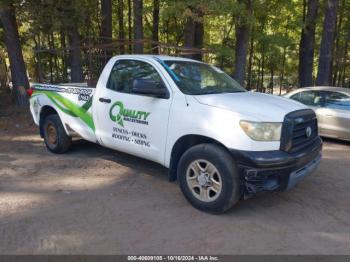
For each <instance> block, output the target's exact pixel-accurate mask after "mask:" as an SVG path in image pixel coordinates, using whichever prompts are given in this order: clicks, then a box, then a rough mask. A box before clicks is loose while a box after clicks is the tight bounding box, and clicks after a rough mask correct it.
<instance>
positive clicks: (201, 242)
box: [0, 106, 350, 254]
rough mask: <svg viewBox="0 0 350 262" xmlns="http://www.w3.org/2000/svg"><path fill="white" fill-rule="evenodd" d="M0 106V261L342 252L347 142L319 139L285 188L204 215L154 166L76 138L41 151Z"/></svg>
mask: <svg viewBox="0 0 350 262" xmlns="http://www.w3.org/2000/svg"><path fill="white" fill-rule="evenodd" d="M0 109H1V110H0V254H350V205H349V200H350V143H342V142H336V141H330V140H327V141H325V143H324V157H323V160H322V163H321V165H320V167H319V168H318V170H317V171H316V172H315V173H313V174H312V175H311V176H309V177H307V178H306V179H305V180H304V181H302V182H301V184H299V185H298V186H297V187H296V188H294V189H293V190H291V191H289V192H279V193H272V194H265V195H262V196H259V197H257V198H253V199H249V200H246V201H242V202H240V203H239V204H238V206H236V207H235V208H234V209H233V210H232V211H230V212H229V213H227V214H224V215H209V214H206V213H202V212H200V211H197V210H196V209H194V208H192V207H191V206H190V205H189V204H188V203H187V202H186V200H185V199H184V197H183V196H182V194H181V192H180V189H179V187H178V185H177V184H176V183H169V182H168V181H167V171H166V169H164V168H162V167H161V166H159V165H157V164H154V163H151V162H148V161H145V160H142V159H139V158H136V157H132V156H129V155H126V154H122V153H119V152H115V151H112V150H108V149H105V148H102V147H100V146H97V145H94V144H91V143H87V142H84V141H77V142H75V144H74V146H73V148H72V150H71V151H70V152H69V153H68V154H65V155H54V154H51V153H49V152H48V151H47V150H46V148H45V147H44V144H43V141H42V139H41V138H40V137H39V135H38V132H37V128H36V127H35V126H34V125H33V123H32V122H31V118H30V116H29V115H28V114H27V113H23V112H22V111H21V110H18V109H15V108H6V107H4V106H2V108H0Z"/></svg>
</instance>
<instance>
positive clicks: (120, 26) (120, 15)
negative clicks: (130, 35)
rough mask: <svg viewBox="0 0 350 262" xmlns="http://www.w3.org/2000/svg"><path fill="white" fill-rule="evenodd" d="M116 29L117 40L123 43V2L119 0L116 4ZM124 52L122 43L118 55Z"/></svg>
mask: <svg viewBox="0 0 350 262" xmlns="http://www.w3.org/2000/svg"><path fill="white" fill-rule="evenodd" d="M118 29H119V34H118V38H119V40H120V41H124V40H125V31H124V2H123V0H119V3H118ZM124 52H125V49H124V42H122V43H121V45H120V53H121V54H124Z"/></svg>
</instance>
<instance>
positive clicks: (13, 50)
mask: <svg viewBox="0 0 350 262" xmlns="http://www.w3.org/2000/svg"><path fill="white" fill-rule="evenodd" d="M0 20H1V23H2V26H3V28H4V31H5V45H6V49H7V52H8V56H9V60H10V70H11V77H12V86H13V90H14V92H15V96H16V102H17V104H18V105H19V106H26V105H27V104H28V100H27V95H26V93H25V92H23V87H24V88H28V87H29V81H28V77H27V72H26V66H25V64H24V59H23V53H22V49H21V42H20V38H19V33H18V25H17V20H16V12H15V7H14V5H13V4H12V3H8V4H3V3H2V4H0ZM20 87H22V89H21V88H20Z"/></svg>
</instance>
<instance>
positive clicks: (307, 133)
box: [305, 126, 312, 137]
mask: <svg viewBox="0 0 350 262" xmlns="http://www.w3.org/2000/svg"><path fill="white" fill-rule="evenodd" d="M305 135H306V137H310V136H311V135H312V129H311V127H310V126H308V127H307V128H306V129H305Z"/></svg>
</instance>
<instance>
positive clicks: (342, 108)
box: [285, 86, 350, 140]
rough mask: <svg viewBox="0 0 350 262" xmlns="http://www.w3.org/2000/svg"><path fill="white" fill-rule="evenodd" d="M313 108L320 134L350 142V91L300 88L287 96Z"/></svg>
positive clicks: (331, 88) (324, 87)
mask: <svg viewBox="0 0 350 262" xmlns="http://www.w3.org/2000/svg"><path fill="white" fill-rule="evenodd" d="M285 97H288V98H291V99H293V100H296V101H298V102H300V103H302V104H304V105H307V106H309V107H310V108H312V109H313V110H314V111H315V112H316V115H317V120H318V129H319V134H320V135H321V136H324V137H331V138H337V139H341V140H350V89H349V88H341V87H327V86H322V87H318V86H317V87H306V88H299V89H297V90H294V91H292V92H290V93H288V94H286V95H285Z"/></svg>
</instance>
